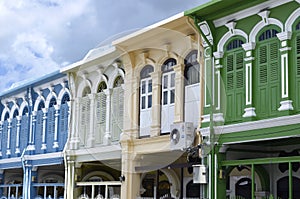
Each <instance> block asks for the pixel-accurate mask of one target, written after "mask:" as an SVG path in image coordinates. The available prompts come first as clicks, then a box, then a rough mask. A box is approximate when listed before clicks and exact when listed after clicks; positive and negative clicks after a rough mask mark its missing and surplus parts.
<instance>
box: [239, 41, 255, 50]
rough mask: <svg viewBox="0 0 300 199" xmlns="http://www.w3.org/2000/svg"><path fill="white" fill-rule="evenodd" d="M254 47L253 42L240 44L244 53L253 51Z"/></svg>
mask: <svg viewBox="0 0 300 199" xmlns="http://www.w3.org/2000/svg"><path fill="white" fill-rule="evenodd" d="M255 46H256V43H255V42H249V43H245V44H242V47H243V49H244V50H245V51H249V50H254V49H255Z"/></svg>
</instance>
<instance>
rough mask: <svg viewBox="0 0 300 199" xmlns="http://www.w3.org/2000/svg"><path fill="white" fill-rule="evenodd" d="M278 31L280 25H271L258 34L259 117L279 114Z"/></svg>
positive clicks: (255, 96) (257, 106)
mask: <svg viewBox="0 0 300 199" xmlns="http://www.w3.org/2000/svg"><path fill="white" fill-rule="evenodd" d="M276 32H277V33H280V32H281V30H280V27H277V26H275V25H269V26H265V27H264V28H262V29H261V30H260V31H259V32H258V34H257V35H256V50H255V57H256V59H255V60H256V66H255V73H254V76H255V77H256V81H255V85H256V87H255V90H256V92H255V93H256V94H255V95H254V103H255V108H256V114H257V117H258V118H259V119H264V118H268V117H274V116H277V115H278V107H279V105H280V93H281V91H280V88H281V87H280V53H279V48H280V41H279V39H278V37H277V35H276V34H277V33H276ZM271 99H272V100H271Z"/></svg>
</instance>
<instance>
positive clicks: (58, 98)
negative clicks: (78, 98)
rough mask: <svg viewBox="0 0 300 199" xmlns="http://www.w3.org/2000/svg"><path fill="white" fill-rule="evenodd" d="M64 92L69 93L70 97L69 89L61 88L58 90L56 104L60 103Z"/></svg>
mask: <svg viewBox="0 0 300 199" xmlns="http://www.w3.org/2000/svg"><path fill="white" fill-rule="evenodd" d="M65 94H67V95H69V97H70V98H71V93H70V90H69V89H68V88H64V89H62V90H61V91H60V92H59V94H58V97H57V104H58V105H61V101H62V98H63V97H64V95H65Z"/></svg>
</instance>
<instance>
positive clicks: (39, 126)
mask: <svg viewBox="0 0 300 199" xmlns="http://www.w3.org/2000/svg"><path fill="white" fill-rule="evenodd" d="M50 102H51V100H50ZM43 108H45V103H44V101H40V102H39V105H38V110H37V113H36V125H35V134H34V141H33V142H34V144H35V145H36V147H35V152H36V153H37V154H40V153H43V151H42V150H41V148H42V143H43V116H44V113H43V111H42V110H43ZM49 117H50V120H51V113H50V116H49V111H48V116H47V120H48V121H49ZM47 140H48V139H47ZM50 147H52V145H50V146H48V148H50Z"/></svg>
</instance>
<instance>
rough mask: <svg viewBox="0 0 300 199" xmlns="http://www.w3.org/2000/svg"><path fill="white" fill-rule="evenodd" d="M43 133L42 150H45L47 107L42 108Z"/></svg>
mask: <svg viewBox="0 0 300 199" xmlns="http://www.w3.org/2000/svg"><path fill="white" fill-rule="evenodd" d="M42 111H43V135H42V148H41V149H42V150H46V149H47V144H46V126H47V125H46V122H47V113H48V109H47V108H43V109H42Z"/></svg>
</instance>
